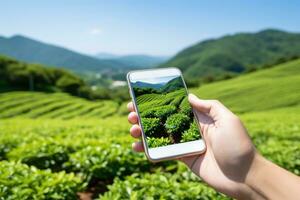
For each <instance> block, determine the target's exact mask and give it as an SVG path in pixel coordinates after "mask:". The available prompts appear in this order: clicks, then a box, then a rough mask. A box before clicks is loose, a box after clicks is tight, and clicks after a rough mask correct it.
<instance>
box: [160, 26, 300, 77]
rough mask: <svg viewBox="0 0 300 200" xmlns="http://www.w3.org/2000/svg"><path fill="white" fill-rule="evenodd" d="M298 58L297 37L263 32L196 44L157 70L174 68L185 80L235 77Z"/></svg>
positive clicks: (296, 34)
mask: <svg viewBox="0 0 300 200" xmlns="http://www.w3.org/2000/svg"><path fill="white" fill-rule="evenodd" d="M299 55H300V34H299V33H289V32H284V31H280V30H274V29H267V30H264V31H260V32H257V33H238V34H234V35H227V36H224V37H221V38H218V39H211V40H206V41H203V42H200V43H198V44H196V45H193V46H191V47H189V48H186V49H184V50H182V51H181V52H179V53H178V54H177V55H176V56H174V57H173V58H171V59H170V60H169V61H167V62H166V63H164V64H161V65H160V67H165V66H166V67H170V66H171V67H178V68H180V69H181V70H182V71H183V73H184V75H185V77H188V78H199V77H217V76H221V75H224V74H239V73H242V72H245V71H247V70H250V69H253V68H259V67H261V66H263V65H267V64H272V63H273V62H275V61H276V60H278V59H281V58H285V57H292V56H299Z"/></svg>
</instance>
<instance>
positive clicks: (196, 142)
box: [127, 68, 206, 162]
mask: <svg viewBox="0 0 300 200" xmlns="http://www.w3.org/2000/svg"><path fill="white" fill-rule="evenodd" d="M127 81H128V85H129V90H130V95H131V97H132V100H133V104H134V107H135V110H136V112H137V114H138V116H139V125H140V126H141V128H142V141H143V145H144V148H145V153H146V156H147V157H148V159H149V160H150V161H152V162H158V161H162V160H170V159H174V158H179V157H183V156H190V155H196V154H200V153H202V152H204V151H205V149H206V146H205V143H204V140H203V139H202V134H201V132H200V129H199V125H198V124H199V123H198V121H197V118H196V115H195V114H194V112H193V109H192V107H191V105H190V104H189V102H188V93H187V88H186V85H185V82H184V80H183V76H182V74H181V72H180V70H179V69H177V68H163V69H150V70H139V71H132V72H129V73H128V74H127Z"/></svg>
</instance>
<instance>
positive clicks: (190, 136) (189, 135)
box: [180, 122, 201, 142]
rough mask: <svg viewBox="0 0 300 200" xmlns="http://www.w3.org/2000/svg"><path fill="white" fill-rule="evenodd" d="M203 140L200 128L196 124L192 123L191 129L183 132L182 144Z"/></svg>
mask: <svg viewBox="0 0 300 200" xmlns="http://www.w3.org/2000/svg"><path fill="white" fill-rule="evenodd" d="M199 138H201V135H200V132H199V128H198V126H197V124H196V123H195V122H193V123H191V125H190V128H189V129H188V130H186V131H184V132H183V134H182V139H181V140H180V142H189V141H194V140H199Z"/></svg>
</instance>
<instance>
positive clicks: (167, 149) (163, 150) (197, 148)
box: [127, 67, 206, 162]
mask: <svg viewBox="0 0 300 200" xmlns="http://www.w3.org/2000/svg"><path fill="white" fill-rule="evenodd" d="M174 72H176V73H174ZM135 73H146V74H150V75H151V74H152V75H153V74H157V73H159V74H160V75H162V76H163V75H164V74H165V75H170V74H172V73H174V75H179V76H180V77H181V79H182V81H183V84H184V87H185V90H186V92H187V94H188V89H187V86H186V84H185V81H184V79H183V76H182V73H181V71H180V70H179V69H178V68H174V67H169V68H161V69H144V70H135V71H130V72H128V73H127V82H128V87H129V93H130V96H131V98H132V101H133V105H134V108H135V111H136V113H137V115H138V123H139V125H140V126H141V129H142V142H143V145H144V149H145V154H146V156H147V158H148V159H149V160H150V161H152V162H159V161H163V160H170V159H176V158H180V157H184V156H192V155H197V154H201V153H203V152H204V151H205V150H206V144H205V141H204V140H203V135H202V132H201V129H200V126H199V123H197V126H198V129H199V132H200V134H201V136H202V137H201V139H199V140H195V141H191V142H185V143H178V144H172V145H167V146H162V147H156V148H148V144H147V141H146V135H145V133H144V128H143V125H142V123H141V117H140V112H139V110H138V106H137V103H136V97H135V94H134V91H133V88H132V86H131V79H130V76H132V75H133V74H135ZM193 115H194V119H195V120H196V121H197V122H198V121H199V120H198V118H197V115H196V114H195V112H194V110H193ZM196 144H197V145H196ZM189 146H192V147H193V148H190V149H187V148H189ZM152 149H155V151H157V152H155V151H152ZM179 149H180V150H181V152H180V151H178V150H179ZM149 150H150V151H152V154H153V153H154V152H155V154H157V155H161V156H160V157H159V156H158V157H157V156H156V157H153V156H151V152H149ZM174 150H175V152H174ZM176 150H177V152H176ZM182 150H185V151H182ZM162 155H164V156H162Z"/></svg>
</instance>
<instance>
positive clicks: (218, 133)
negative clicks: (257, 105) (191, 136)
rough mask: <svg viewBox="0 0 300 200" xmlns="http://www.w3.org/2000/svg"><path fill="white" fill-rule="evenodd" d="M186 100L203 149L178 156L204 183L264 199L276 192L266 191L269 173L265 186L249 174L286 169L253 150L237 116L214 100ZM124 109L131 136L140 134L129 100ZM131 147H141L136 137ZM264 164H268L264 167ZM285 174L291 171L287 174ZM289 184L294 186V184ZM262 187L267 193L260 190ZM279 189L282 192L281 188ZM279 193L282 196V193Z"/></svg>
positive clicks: (231, 193)
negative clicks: (129, 124)
mask: <svg viewBox="0 0 300 200" xmlns="http://www.w3.org/2000/svg"><path fill="white" fill-rule="evenodd" d="M189 102H190V104H191V105H192V107H193V109H194V111H195V114H196V115H197V118H198V121H199V124H200V127H201V133H202V135H203V139H204V140H205V143H206V146H207V149H206V152H205V153H204V154H201V155H196V156H190V157H183V158H181V159H180V160H181V161H183V162H184V163H185V164H186V165H187V166H188V167H189V168H190V169H191V170H192V171H193V172H194V173H195V174H196V175H198V176H199V177H201V178H202V179H203V180H204V181H205V182H206V183H207V184H209V185H210V186H212V187H213V188H215V189H216V190H217V191H219V192H222V193H224V194H227V195H228V196H230V197H233V198H237V199H264V198H269V197H273V196H274V195H275V196H276V192H274V191H272V190H271V191H268V189H270V188H272V187H273V188H274V187H275V186H273V185H272V184H273V183H274V181H273V180H272V178H271V177H272V175H270V176H269V179H270V180H269V186H266V185H265V182H264V181H265V180H264V179H263V175H261V173H260V177H259V178H260V180H261V181H260V182H255V180H254V179H255V178H253V177H255V176H256V174H257V173H258V172H260V171H262V170H265V169H267V170H266V172H265V174H267V173H268V170H269V171H274V172H278V171H279V172H278V174H279V175H281V176H279V177H278V178H282V177H283V176H286V175H285V174H286V173H287V172H285V173H284V172H282V170H283V169H281V168H280V169H278V168H279V167H278V166H276V165H274V164H273V163H271V164H270V162H269V161H267V160H266V159H264V158H263V157H262V156H260V155H259V154H258V153H257V152H256V150H255V148H254V145H253V144H252V142H251V140H250V137H249V136H248V133H247V130H246V129H245V127H244V126H243V124H242V122H241V121H240V119H239V118H238V117H237V116H236V115H234V114H233V113H232V112H231V111H230V110H228V109H227V108H226V107H225V106H224V105H222V104H221V103H220V102H218V101H216V100H201V99H198V98H197V97H196V96H195V95H191V94H190V95H189ZM128 109H129V111H131V113H130V114H129V115H128V120H129V122H130V123H131V124H133V126H132V127H131V129H130V133H131V135H132V136H133V137H135V138H139V137H141V128H140V127H139V125H138V116H137V114H136V113H135V112H134V107H133V104H132V103H129V104H128ZM132 147H133V149H134V150H135V151H138V152H142V151H144V148H143V144H142V142H140V141H139V142H135V143H133V146H132ZM265 166H271V167H267V168H266V167H265ZM283 171H285V170H283ZM280 172H281V173H280ZM269 173H270V172H269ZM271 174H272V173H271ZM249 176H250V178H249ZM289 176H292V175H290V174H289ZM290 180H294V179H290ZM297 183H298V182H297ZM258 185H259V187H258ZM292 185H293V186H294V184H292ZM276 186H277V185H276ZM264 188H265V191H268V192H269V194H267V193H265V192H264V191H263V190H264ZM278 190H279V189H278ZM280 191H282V193H284V192H285V190H283V189H281V190H280ZM278 193H279V192H277V194H278ZM280 194H281V193H280ZM278 195H279V194H278ZM285 195H288V194H285ZM282 196H283V197H284V195H282Z"/></svg>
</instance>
